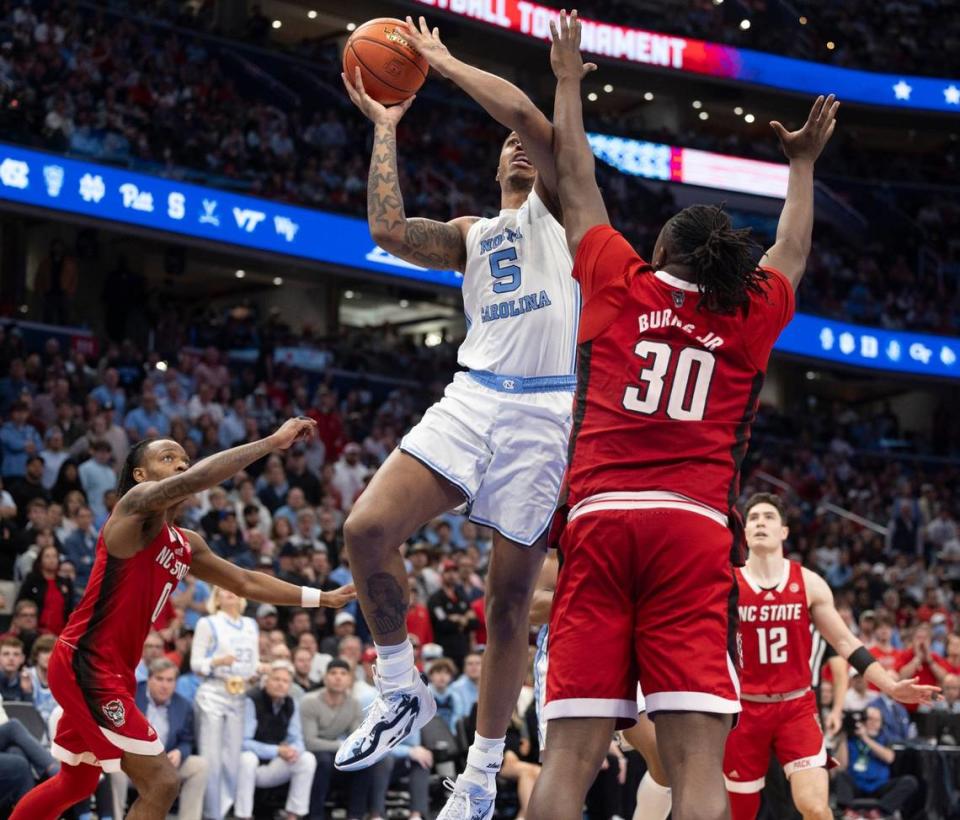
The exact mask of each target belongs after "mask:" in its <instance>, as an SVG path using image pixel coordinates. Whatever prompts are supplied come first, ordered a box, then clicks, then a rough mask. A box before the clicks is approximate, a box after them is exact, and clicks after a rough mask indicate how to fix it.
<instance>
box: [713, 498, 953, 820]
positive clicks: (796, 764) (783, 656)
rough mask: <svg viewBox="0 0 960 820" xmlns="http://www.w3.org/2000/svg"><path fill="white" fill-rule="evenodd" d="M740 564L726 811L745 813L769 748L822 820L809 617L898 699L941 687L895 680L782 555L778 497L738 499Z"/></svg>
mask: <svg viewBox="0 0 960 820" xmlns="http://www.w3.org/2000/svg"><path fill="white" fill-rule="evenodd" d="M744 516H745V518H746V524H745V529H746V538H747V546H748V547H749V549H750V554H749V557H748V558H747V563H746V566H744V567H742V568H739V569H737V570H736V574H737V582H738V585H739V588H740V601H739V613H740V635H741V639H742V646H743V671H742V684H743V691H742V693H741V695H740V699H741V701H743V711H742V712H741V713H740V723H739V725H738V726H737V730H736V731H735V732H731V733H730V737H728V738H727V747H726V752H725V754H724V759H723V774H724V779H725V781H726V785H727V792H728V793H729V795H730V806H731V809H732V813H733V818H734V820H753V818H755V817H756V816H757V811H758V810H759V808H760V792H761V790H762V789H763V786H764V778H765V775H766V773H767V766H768V763H769V761H770V753H771V752H773V753H775V754H776V756H777V760H778V761H779V762H780V765H781V766H783V770H784V774H786V776H787V780H788V781H789V783H790V793H791V795H792V796H793V802H794V804H795V805H796V807H797V810H798V811H799V812H800V814H802V815H803V817H804V820H830V818H832V817H833V812H832V811H831V810H830V806H829V804H828V798H829V788H830V781H829V778H828V776H827V769H826V765H827V753H826V749H825V747H824V742H823V731H822V730H821V728H820V723H819V721H818V720H817V703H816V699H815V697H814V694H813V691H812V690H811V688H810V654H811V649H812V633H811V625H812V626H814V627H816V629H817V630H819V631H820V634H821V635H823V637H824V639H825V640H826V641H827V643H829V644H830V645H831V646H832V647H833V648H834V649H835V650H836V651H837V654H838V655H839V656H840V657H842V658H846V659H847V660H848V661H849V663H850V665H851V666H853V667H854V668H855V669H856V670H857V671H858V672H859V673H860V674H861V675H863V676H864V678H865V679H866V680H868V681H869V682H870V683H872V684H873V685H874V686H876V687H877V688H878V689H879V690H880V691H881V692H884V693H886V694H887V695H889V696H890V697H892V698H894V699H895V700H898V701H900V702H901V703H928V702H929V701H930V700H931V698H933V697H934V696H935V695H936V693H937V692H938V691H939V689H938V688H937V687H935V686H918V685H917V678H910V679H908V680H898V679H897V678H895V677H894V676H893V675H891V674H890V672H888V671H887V670H886V669H884V668H883V666H881V665H880V663H879V662H878V661H877V659H876V658H874V657H873V655H871V654H870V652H869V651H867V649H866V648H865V647H864V645H863V643H862V642H861V641H860V640H859V639H858V638H856V637H855V636H854V635H853V633H852V632H851V631H850V630H849V629H848V628H847V625H846V624H845V623H844V622H843V619H842V618H841V617H840V613H838V612H837V610H836V607H835V606H834V602H833V593H832V592H831V591H830V587H829V586H828V585H827V582H826V581H824V580H823V578H821V577H820V576H819V575H817V574H816V573H815V572H812V571H810V570H809V569H806V568H805V567H802V566H801V565H800V564H798V563H796V562H795V561H789V560H787V559H786V558H784V555H783V542H784V541H785V540H786V538H787V536H788V535H789V530H788V529H787V527H786V526H785V525H784V520H783V506H782V504H781V502H780V499H779V498H778V497H777V496H775V495H771V494H768V493H758V494H757V495H754V496H752V497H751V498H750V499H749V500H748V501H747V503H746V506H745V507H744Z"/></svg>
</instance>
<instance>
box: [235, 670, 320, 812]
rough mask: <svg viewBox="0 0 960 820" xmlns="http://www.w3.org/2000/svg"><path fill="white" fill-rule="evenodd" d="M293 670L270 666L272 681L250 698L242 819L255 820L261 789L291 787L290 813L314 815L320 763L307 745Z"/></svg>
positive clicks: (243, 761) (243, 763)
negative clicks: (257, 794) (255, 804)
mask: <svg viewBox="0 0 960 820" xmlns="http://www.w3.org/2000/svg"><path fill="white" fill-rule="evenodd" d="M292 683H293V667H292V666H291V665H290V663H288V662H287V661H276V662H274V663H272V664H271V665H270V671H269V672H268V674H267V678H266V682H265V683H264V684H263V687H262V688H261V687H257V688H255V689H253V690H251V692H250V693H249V694H248V695H247V700H246V713H245V716H244V730H243V749H244V751H243V755H242V756H241V758H240V772H239V776H238V788H237V802H236V805H235V807H234V815H235V816H236V817H237V818H238V819H239V820H247V818H252V817H253V798H254V791H255V789H256V788H268V787H271V786H279V785H281V784H283V783H290V790H289V792H288V794H287V801H286V805H285V811H286V812H287V814H288V815H292V816H294V817H303V816H304V815H306V814H307V813H308V811H310V810H311V801H310V790H311V786H312V783H313V775H314V771H315V769H316V767H317V761H316V758H315V757H314V756H313V754H312V753H311V752H308V751H306V749H305V748H304V745H303V725H302V723H301V718H300V709H299V707H298V706H297V704H296V702H295V701H294V699H293V698H292V697H291V696H290V686H291V684H292Z"/></svg>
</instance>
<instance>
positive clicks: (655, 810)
mask: <svg viewBox="0 0 960 820" xmlns="http://www.w3.org/2000/svg"><path fill="white" fill-rule="evenodd" d="M672 805H673V796H672V792H671V791H670V787H669V786H661V785H660V784H659V783H657V781H656V780H654V779H653V777H651V776H650V772H649V771H648V772H647V773H646V774H645V775H644V776H643V780H641V781H640V787H639V788H638V789H637V808H636V810H635V811H634V812H633V820H667V816H668V815H669V814H670V807H671V806H672Z"/></svg>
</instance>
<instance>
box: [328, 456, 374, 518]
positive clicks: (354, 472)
mask: <svg viewBox="0 0 960 820" xmlns="http://www.w3.org/2000/svg"><path fill="white" fill-rule="evenodd" d="M362 452H363V448H361V446H360V445H359V444H357V442H355V441H351V442H350V443H349V444H347V446H346V447H344V448H343V455H342V456H341V457H340V459H339V460H338V461H337V462H336V464H334V465H333V480H332V483H333V486H334V488H335V489H336V490H337V492H338V493H339V494H340V498H341V499H342V502H343V510H344V512H349V511H350V508H351V507H353V502H354V501H355V500H356V498H357V496H358V495H360V491H361V490H362V489H363V488H364V486H365V484H366V480H367V474H368V473H369V472H370V471H369V470H368V469H367V467H366V466H365V465H364V464H363V463H362V462H361V461H360V454H361V453H362Z"/></svg>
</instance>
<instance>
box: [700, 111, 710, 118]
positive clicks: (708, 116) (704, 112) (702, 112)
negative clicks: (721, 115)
mask: <svg viewBox="0 0 960 820" xmlns="http://www.w3.org/2000/svg"><path fill="white" fill-rule="evenodd" d="M700 119H701V120H709V119H710V115H709V114H708V113H707V112H706V111H701V112H700Z"/></svg>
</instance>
